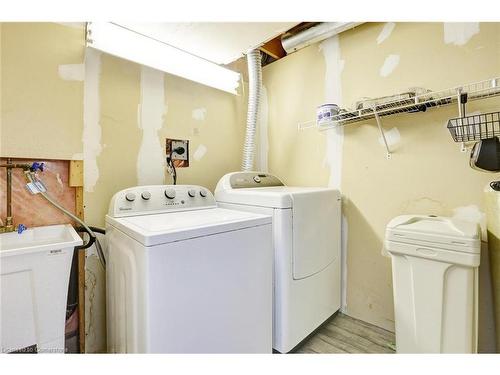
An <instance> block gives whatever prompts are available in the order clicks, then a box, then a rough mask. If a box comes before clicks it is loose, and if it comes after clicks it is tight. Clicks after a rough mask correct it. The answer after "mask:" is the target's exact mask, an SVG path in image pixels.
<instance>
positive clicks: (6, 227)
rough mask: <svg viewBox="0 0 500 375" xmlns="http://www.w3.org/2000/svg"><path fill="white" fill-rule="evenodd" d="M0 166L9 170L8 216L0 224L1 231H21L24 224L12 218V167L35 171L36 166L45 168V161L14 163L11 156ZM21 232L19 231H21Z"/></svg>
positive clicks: (41, 168)
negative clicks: (18, 224)
mask: <svg viewBox="0 0 500 375" xmlns="http://www.w3.org/2000/svg"><path fill="white" fill-rule="evenodd" d="M0 168H5V169H6V170H7V217H6V218H5V223H3V222H1V221H0V223H1V226H0V233H5V232H14V231H18V232H19V230H18V229H21V232H22V231H23V230H24V229H26V227H25V226H24V225H22V224H21V225H20V228H18V227H17V226H15V225H14V220H13V218H12V169H14V168H19V169H22V170H23V171H25V172H27V171H33V169H34V168H37V169H40V170H43V163H42V164H41V167H40V164H39V163H36V165H35V163H33V164H32V165H30V164H23V163H12V160H11V159H10V158H8V159H7V163H6V164H0ZM21 232H19V233H21Z"/></svg>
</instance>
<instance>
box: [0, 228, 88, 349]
mask: <svg viewBox="0 0 500 375" xmlns="http://www.w3.org/2000/svg"><path fill="white" fill-rule="evenodd" d="M82 242H83V241H82V239H81V238H80V237H79V236H78V234H77V233H76V231H75V230H74V229H73V227H72V226H71V225H69V224H66V225H50V226H44V227H37V228H31V229H27V230H25V231H24V232H23V233H22V234H18V233H17V232H11V233H2V234H0V297H1V303H0V309H1V311H0V318H1V322H0V323H1V325H0V338H1V348H0V352H2V353H9V352H15V351H29V352H40V353H64V326H65V319H66V300H67V296H68V283H69V275H70V270H71V261H72V259H73V253H74V248H75V246H79V245H81V244H82Z"/></svg>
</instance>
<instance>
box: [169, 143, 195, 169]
mask: <svg viewBox="0 0 500 375" xmlns="http://www.w3.org/2000/svg"><path fill="white" fill-rule="evenodd" d="M178 147H182V148H183V149H184V153H182V154H179V153H177V152H175V151H174V152H173V153H172V161H173V162H174V165H175V167H176V168H185V167H189V140H187V139H170V138H167V139H166V147H165V150H166V154H167V155H169V154H170V152H171V151H172V150H175V149H177V148H178Z"/></svg>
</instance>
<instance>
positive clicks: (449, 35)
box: [443, 22, 479, 46]
mask: <svg viewBox="0 0 500 375" xmlns="http://www.w3.org/2000/svg"><path fill="white" fill-rule="evenodd" d="M443 27H444V42H445V43H446V44H454V45H456V46H463V45H464V44H466V43H467V42H468V41H469V40H470V39H471V38H472V37H473V36H474V35H476V34H479V22H445V23H444V24H443Z"/></svg>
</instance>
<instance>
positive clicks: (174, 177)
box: [167, 151, 177, 185]
mask: <svg viewBox="0 0 500 375" xmlns="http://www.w3.org/2000/svg"><path fill="white" fill-rule="evenodd" d="M173 153H174V151H170V154H168V156H167V165H168V166H169V167H170V168H169V173H170V174H171V175H172V180H173V184H174V185H177V170H176V169H175V164H174V161H173V160H172V154H173Z"/></svg>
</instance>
